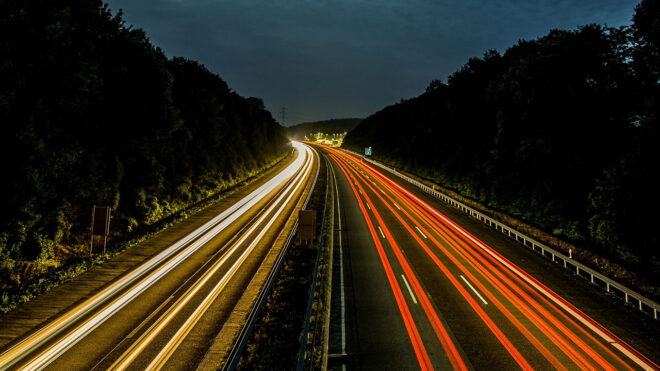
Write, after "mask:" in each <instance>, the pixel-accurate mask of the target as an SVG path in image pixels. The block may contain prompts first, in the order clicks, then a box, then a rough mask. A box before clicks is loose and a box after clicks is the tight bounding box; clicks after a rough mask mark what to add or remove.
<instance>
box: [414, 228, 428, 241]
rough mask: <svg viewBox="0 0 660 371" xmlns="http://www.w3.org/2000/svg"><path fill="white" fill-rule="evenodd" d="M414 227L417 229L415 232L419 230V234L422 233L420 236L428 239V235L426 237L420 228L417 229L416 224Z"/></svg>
mask: <svg viewBox="0 0 660 371" xmlns="http://www.w3.org/2000/svg"><path fill="white" fill-rule="evenodd" d="M415 229H417V232H419V234H421V235H422V237H424V238H426V239H428V237H426V235H425V234H424V232H422V230H421V229H419V227H418V226H415Z"/></svg>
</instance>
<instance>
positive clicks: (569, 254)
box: [568, 249, 573, 259]
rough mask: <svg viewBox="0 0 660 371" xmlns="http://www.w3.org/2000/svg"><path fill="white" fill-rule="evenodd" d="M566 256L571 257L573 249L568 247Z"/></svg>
mask: <svg viewBox="0 0 660 371" xmlns="http://www.w3.org/2000/svg"><path fill="white" fill-rule="evenodd" d="M568 257H569V258H571V259H573V250H571V249H568Z"/></svg>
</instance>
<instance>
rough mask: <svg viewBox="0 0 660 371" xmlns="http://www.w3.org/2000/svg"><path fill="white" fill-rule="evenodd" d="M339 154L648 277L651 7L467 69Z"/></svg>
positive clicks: (654, 131) (658, 32)
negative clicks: (369, 161)
mask: <svg viewBox="0 0 660 371" xmlns="http://www.w3.org/2000/svg"><path fill="white" fill-rule="evenodd" d="M344 146H345V147H348V148H351V149H355V150H357V151H363V149H364V147H367V146H371V147H373V157H374V158H375V159H378V160H382V161H385V162H387V163H389V164H392V165H394V166H396V167H399V168H401V169H403V170H405V171H409V172H411V173H414V174H417V175H419V176H422V177H424V178H427V179H429V180H432V181H434V182H436V183H438V184H440V185H441V186H444V187H446V188H448V189H452V190H455V191H456V192H458V193H459V194H461V195H462V196H465V197H468V198H470V199H473V200H476V201H478V202H481V203H482V204H485V205H487V206H488V207H490V208H492V209H495V210H499V211H503V212H505V213H508V214H510V215H513V216H515V217H517V218H520V219H522V220H524V221H527V222H529V223H531V224H532V225H535V226H537V227H539V228H541V229H543V230H545V231H548V232H549V233H552V234H554V235H555V236H558V237H560V238H563V239H565V240H568V241H571V242H573V243H576V244H577V245H579V246H585V247H588V248H590V249H591V250H592V251H595V252H597V253H598V254H600V255H602V256H606V257H608V258H609V259H612V260H614V261H616V262H619V263H621V264H622V265H624V266H627V267H628V268H631V269H634V270H635V271H639V272H640V273H642V274H644V275H646V276H648V277H650V278H652V281H654V284H655V285H657V284H658V281H659V278H660V256H659V255H658V250H659V249H658V245H659V240H658V234H657V229H658V225H659V224H660V218H659V217H658V213H657V210H658V209H659V208H660V199H659V197H658V190H660V183H659V182H658V179H659V177H658V175H657V172H658V170H659V169H660V167H659V166H658V164H659V162H658V159H660V2H658V1H653V0H644V1H642V2H641V3H640V4H639V5H638V6H637V8H636V9H635V14H634V18H633V24H632V25H631V26H629V27H623V28H618V29H612V28H607V27H604V26H600V25H595V24H592V25H587V26H583V27H580V28H579V29H577V30H571V31H564V30H552V31H551V32H550V33H548V34H547V35H546V36H544V37H541V38H539V39H537V40H532V41H519V42H518V43H517V44H516V45H515V46H513V47H511V48H509V49H508V50H507V51H506V52H505V53H504V54H502V55H501V54H499V53H498V52H496V51H488V52H486V53H485V54H484V56H483V57H481V58H472V59H470V60H469V61H468V62H467V63H466V64H465V65H464V66H463V67H462V68H461V69H460V70H459V71H457V72H455V73H454V74H452V75H451V76H450V77H449V78H448V81H447V83H443V82H441V81H439V80H435V81H433V82H431V83H430V85H429V86H428V88H427V90H426V92H425V93H423V94H422V95H420V96H418V97H416V98H413V99H409V100H404V101H402V102H400V103H399V104H395V105H392V106H389V107H387V108H385V109H383V110H381V111H380V112H377V113H375V114H373V115H372V116H370V117H368V118H367V119H365V120H364V121H363V122H362V123H361V124H360V125H359V126H358V127H357V128H356V129H354V130H353V131H351V132H349V133H348V135H347V137H346V139H345V141H344Z"/></svg>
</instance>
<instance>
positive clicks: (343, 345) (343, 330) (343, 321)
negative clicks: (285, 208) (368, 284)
mask: <svg viewBox="0 0 660 371" xmlns="http://www.w3.org/2000/svg"><path fill="white" fill-rule="evenodd" d="M332 177H333V178H334V181H335V193H336V196H337V225H338V227H339V286H340V298H341V300H340V301H341V304H340V307H341V354H346V306H345V305H344V249H343V246H342V243H341V232H342V231H341V207H340V206H339V186H338V185H337V176H336V175H335V169H334V168H333V169H332ZM342 370H346V364H345V363H344V364H342Z"/></svg>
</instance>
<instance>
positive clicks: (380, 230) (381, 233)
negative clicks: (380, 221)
mask: <svg viewBox="0 0 660 371" xmlns="http://www.w3.org/2000/svg"><path fill="white" fill-rule="evenodd" d="M378 232H380V235H381V236H383V238H385V233H383V230H382V229H380V226H378Z"/></svg>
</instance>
